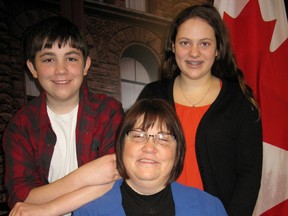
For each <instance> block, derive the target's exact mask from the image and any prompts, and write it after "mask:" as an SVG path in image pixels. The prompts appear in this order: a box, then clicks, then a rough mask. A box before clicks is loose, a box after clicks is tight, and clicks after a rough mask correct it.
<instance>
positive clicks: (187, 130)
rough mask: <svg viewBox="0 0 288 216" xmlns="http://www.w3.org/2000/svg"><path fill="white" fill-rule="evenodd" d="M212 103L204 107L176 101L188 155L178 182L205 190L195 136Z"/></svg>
mask: <svg viewBox="0 0 288 216" xmlns="http://www.w3.org/2000/svg"><path fill="white" fill-rule="evenodd" d="M209 107H210V105H206V106H202V107H188V106H184V105H181V104H177V103H175V108H176V112H177V115H178V117H179V119H180V122H181V124H182V127H183V130H184V136H185V139H186V155H185V161H184V168H183V171H182V174H181V175H180V177H179V178H178V180H177V182H179V183H181V184H184V185H187V186H193V187H196V188H199V189H201V190H203V184H202V180H201V176H200V172H199V168H198V163H197V158H196V153H195V137H196V130H197V128H198V125H199V122H200V120H201V119H202V117H203V115H204V113H205V112H206V111H207V110H208V108H209Z"/></svg>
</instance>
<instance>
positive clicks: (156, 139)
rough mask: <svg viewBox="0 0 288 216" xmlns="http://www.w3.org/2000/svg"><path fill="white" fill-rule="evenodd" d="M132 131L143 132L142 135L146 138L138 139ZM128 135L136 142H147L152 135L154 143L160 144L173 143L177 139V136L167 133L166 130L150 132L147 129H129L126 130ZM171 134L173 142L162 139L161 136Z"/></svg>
mask: <svg viewBox="0 0 288 216" xmlns="http://www.w3.org/2000/svg"><path fill="white" fill-rule="evenodd" d="M131 132H137V133H139V134H141V137H144V138H145V139H143V140H141V141H139V140H138V141H136V140H135V139H136V138H134V137H132V136H131ZM126 135H127V136H128V137H129V138H131V139H132V140H133V141H134V142H136V143H146V142H147V141H148V140H149V138H150V137H152V138H153V141H154V143H156V144H159V145H167V144H172V143H173V141H174V140H176V136H175V135H173V134H170V133H165V132H159V133H157V134H148V133H147V132H145V131H140V130H135V129H134V130H129V131H127V132H126ZM166 135H167V136H169V137H172V139H171V142H170V140H169V141H164V140H161V136H166Z"/></svg>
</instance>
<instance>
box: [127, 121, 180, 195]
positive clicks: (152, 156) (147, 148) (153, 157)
mask: <svg viewBox="0 0 288 216" xmlns="http://www.w3.org/2000/svg"><path fill="white" fill-rule="evenodd" d="M142 119H143V118H139V120H138V121H137V123H136V125H135V126H134V130H136V131H141V129H140V126H141V123H142ZM159 128H160V127H159V125H158V124H157V122H156V124H155V125H154V127H152V128H149V130H148V131H145V132H147V134H149V135H155V134H158V133H169V131H167V130H166V128H165V127H163V128H162V131H161V130H160V129H159ZM175 154H176V140H175V139H173V140H172V142H169V143H167V144H158V143H156V142H155V141H154V138H153V137H149V139H148V140H147V141H144V142H141V143H137V142H135V141H133V140H132V138H131V137H129V136H126V137H125V139H124V151H123V162H124V166H125V168H126V172H127V174H128V176H129V178H130V179H128V180H127V184H128V185H129V186H130V187H131V188H133V189H134V190H135V191H136V192H138V193H140V194H144V195H150V194H155V193H157V192H159V191H161V190H162V189H163V188H164V187H165V183H166V182H167V179H168V178H169V176H170V172H171V170H172V167H173V165H174V161H175Z"/></svg>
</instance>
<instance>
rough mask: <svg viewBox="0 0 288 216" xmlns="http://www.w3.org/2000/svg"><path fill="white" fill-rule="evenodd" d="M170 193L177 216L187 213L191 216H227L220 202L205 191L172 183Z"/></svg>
mask: <svg viewBox="0 0 288 216" xmlns="http://www.w3.org/2000/svg"><path fill="white" fill-rule="evenodd" d="M172 193H173V199H174V202H175V206H176V208H177V211H178V213H179V215H184V214H182V213H185V215H186V214H187V212H189V214H190V213H193V215H211V214H213V215H219V216H220V215H221V216H226V215H227V214H226V212H225V209H224V206H223V204H222V203H221V201H220V200H219V199H218V198H217V197H215V196H212V195H211V194H208V193H207V192H205V191H202V190H199V189H197V188H194V187H189V186H184V185H182V184H179V183H172Z"/></svg>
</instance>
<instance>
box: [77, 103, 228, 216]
mask: <svg viewBox="0 0 288 216" xmlns="http://www.w3.org/2000/svg"><path fill="white" fill-rule="evenodd" d="M115 151H116V162H117V168H118V171H119V173H120V175H121V176H122V177H123V179H124V180H118V181H117V182H116V183H115V184H114V186H113V188H112V189H111V190H110V191H109V192H108V193H106V194H105V195H104V196H103V197H101V198H99V199H96V200H94V201H92V202H91V203H88V204H86V205H85V206H83V207H81V208H80V209H78V210H77V211H75V212H74V215H75V216H78V215H104V214H105V215H113V216H114V215H117V216H121V215H128V216H130V215H133V216H135V215H138V216H142V215H146V216H147V215H153V216H163V215H165V216H170V215H177V216H182V215H183V216H184V215H185V216H187V215H193V216H194V215H196V216H197V215H199V216H200V215H201V216H203V215H227V214H226V212H225V210H224V207H223V205H222V203H221V202H220V201H219V200H218V199H217V198H216V197H213V196H211V195H209V194H208V193H206V192H203V191H201V190H198V189H196V188H192V187H187V186H183V185H181V184H179V183H175V182H174V181H175V180H176V179H177V178H178V176H179V175H180V173H181V171H182V168H183V162H184V156H185V139H184V134H183V131H182V128H181V124H180V122H179V120H178V118H177V116H176V113H175V111H174V110H173V108H172V107H171V106H170V105H169V104H168V103H167V102H165V101H163V100H159V99H154V100H141V101H138V102H137V103H136V104H134V105H133V106H132V107H131V109H130V110H129V111H128V112H127V113H126V116H125V117H124V119H123V121H122V123H121V125H120V127H119V130H118V132H117V136H116V146H115Z"/></svg>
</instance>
